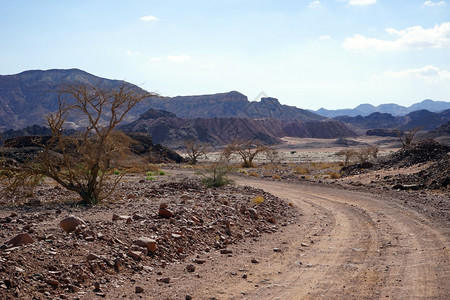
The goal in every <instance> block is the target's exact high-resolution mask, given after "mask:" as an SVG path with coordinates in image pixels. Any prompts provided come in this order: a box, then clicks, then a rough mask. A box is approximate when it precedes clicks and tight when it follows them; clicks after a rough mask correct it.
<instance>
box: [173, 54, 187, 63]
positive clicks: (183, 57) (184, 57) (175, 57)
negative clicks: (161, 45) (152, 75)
mask: <svg viewBox="0 0 450 300" xmlns="http://www.w3.org/2000/svg"><path fill="white" fill-rule="evenodd" d="M167 59H168V60H169V61H171V62H185V61H190V60H191V57H190V56H189V55H187V54H181V55H167Z"/></svg>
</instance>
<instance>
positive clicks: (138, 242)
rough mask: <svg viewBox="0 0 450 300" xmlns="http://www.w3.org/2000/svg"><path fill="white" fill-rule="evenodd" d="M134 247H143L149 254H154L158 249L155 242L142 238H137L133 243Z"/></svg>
mask: <svg viewBox="0 0 450 300" xmlns="http://www.w3.org/2000/svg"><path fill="white" fill-rule="evenodd" d="M134 244H135V245H138V246H141V247H145V248H147V250H148V251H150V252H155V251H156V249H158V244H157V243H156V241H155V240H154V239H151V238H148V237H145V236H142V237H140V238H138V239H137V240H136V241H135V242H134Z"/></svg>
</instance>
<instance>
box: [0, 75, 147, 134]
mask: <svg viewBox="0 0 450 300" xmlns="http://www.w3.org/2000/svg"><path fill="white" fill-rule="evenodd" d="M77 84H91V85H94V86H98V87H102V88H105V89H113V88H117V87H120V86H122V85H123V84H127V83H126V82H124V81H121V80H110V79H105V78H101V77H97V76H94V75H92V74H89V73H87V72H85V71H82V70H78V69H68V70H58V69H53V70H47V71H41V70H31V71H25V72H22V73H19V74H16V75H0V130H1V129H20V128H24V127H27V126H31V125H34V124H38V125H43V124H45V116H46V115H47V114H49V113H50V112H54V111H56V110H57V109H58V91H60V90H61V89H62V88H63V87H64V86H65V85H77ZM131 86H132V87H133V88H136V89H138V90H142V89H140V88H139V87H137V86H134V85H131ZM142 91H143V90H142ZM147 109H148V107H147V106H146V104H145V103H140V104H139V105H137V106H136V107H134V108H133V110H132V111H130V113H129V114H128V115H127V120H126V121H131V120H135V119H137V118H138V117H139V115H140V114H142V113H143V112H145V111H146V110H147Z"/></svg>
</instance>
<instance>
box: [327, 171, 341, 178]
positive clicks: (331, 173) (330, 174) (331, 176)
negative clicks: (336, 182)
mask: <svg viewBox="0 0 450 300" xmlns="http://www.w3.org/2000/svg"><path fill="white" fill-rule="evenodd" d="M328 175H329V176H330V178H331V179H339V178H341V175H339V174H338V173H336V172H329V173H328Z"/></svg>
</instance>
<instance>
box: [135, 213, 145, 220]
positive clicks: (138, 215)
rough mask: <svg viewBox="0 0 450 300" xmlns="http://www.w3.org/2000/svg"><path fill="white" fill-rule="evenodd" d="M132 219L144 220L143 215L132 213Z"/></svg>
mask: <svg viewBox="0 0 450 300" xmlns="http://www.w3.org/2000/svg"><path fill="white" fill-rule="evenodd" d="M133 220H145V217H144V216H143V215H140V214H134V215H133Z"/></svg>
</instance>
